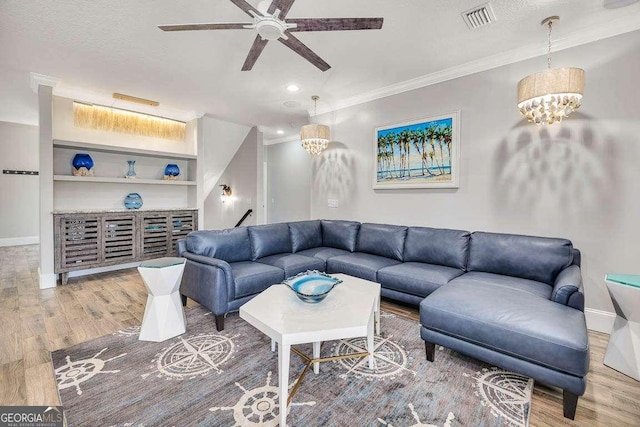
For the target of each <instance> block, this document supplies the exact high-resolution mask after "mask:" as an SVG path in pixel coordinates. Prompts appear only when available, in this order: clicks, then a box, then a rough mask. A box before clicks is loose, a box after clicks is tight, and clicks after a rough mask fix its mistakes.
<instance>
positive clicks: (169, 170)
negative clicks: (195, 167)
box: [164, 163, 180, 180]
mask: <svg viewBox="0 0 640 427" xmlns="http://www.w3.org/2000/svg"><path fill="white" fill-rule="evenodd" d="M178 175H180V168H179V167H178V165H176V164H173V163H169V164H168V165H167V167H166V168H164V179H170V180H173V179H176V178H177V177H178Z"/></svg>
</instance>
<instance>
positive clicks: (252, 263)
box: [178, 220, 589, 419]
mask: <svg viewBox="0 0 640 427" xmlns="http://www.w3.org/2000/svg"><path fill="white" fill-rule="evenodd" d="M178 249H179V252H180V255H181V256H183V257H185V258H186V259H187V262H186V266H185V271H184V275H183V280H182V285H181V294H182V296H183V303H186V298H187V297H188V298H192V299H194V300H195V301H197V302H199V303H200V304H202V305H204V306H205V307H207V308H208V309H209V310H211V311H212V312H213V314H214V316H215V319H216V327H217V328H218V330H222V329H223V328H224V315H225V314H226V313H228V312H230V311H234V310H237V309H238V308H239V307H240V306H241V305H242V304H244V303H245V302H246V301H249V300H250V299H251V298H252V297H254V296H255V295H257V294H259V293H260V292H262V291H263V290H264V289H266V288H267V287H269V286H271V285H273V284H276V283H280V282H281V281H282V280H283V279H284V278H285V277H290V276H293V275H295V274H298V273H300V272H303V271H306V270H314V269H315V270H320V271H326V272H328V273H345V274H349V275H352V276H356V277H360V278H363V279H366V280H370V281H373V282H378V283H380V284H381V286H382V290H381V293H382V296H384V297H387V298H391V299H394V300H398V301H402V302H405V303H409V304H413V305H416V306H419V307H420V322H421V332H420V333H421V337H422V339H423V340H425V348H426V356H427V360H429V361H434V357H435V353H436V352H435V350H436V345H442V346H445V347H447V348H451V349H453V350H455V351H458V352H461V353H464V354H467V355H470V356H472V357H475V358H477V359H480V360H483V361H486V362H488V363H492V364H495V365H497V366H500V367H503V368H505V369H510V370H513V371H515V372H520V373H522V374H524V375H527V376H530V377H532V378H534V379H536V380H538V381H540V382H543V383H546V384H549V385H552V386H557V387H560V388H562V389H563V392H564V415H565V417H568V418H571V419H573V417H574V415H575V410H576V405H577V400H578V397H579V396H580V395H582V394H583V393H584V390H585V385H586V380H585V377H586V374H587V372H588V368H589V347H588V339H587V330H586V323H585V319H584V314H583V310H584V296H583V293H582V279H581V274H580V252H579V251H578V250H576V249H574V248H573V246H572V244H571V242H570V241H569V240H565V239H551V238H544V237H533V236H520V235H511V234H498V233H485V232H474V233H470V232H467V231H462V230H447V229H436V228H428V227H406V226H398V225H386V224H368V223H363V224H360V223H358V222H355V221H339V220H314V221H300V222H292V223H288V224H285V223H281V224H269V225H260V226H252V227H240V228H236V229H230V230H220V231H196V232H192V233H190V234H189V235H188V236H187V238H186V240H183V241H180V242H178Z"/></svg>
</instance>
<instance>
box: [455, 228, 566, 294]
mask: <svg viewBox="0 0 640 427" xmlns="http://www.w3.org/2000/svg"><path fill="white" fill-rule="evenodd" d="M572 249H573V248H572V245H571V242H570V241H569V240H566V239H554V238H548V237H533V236H520V235H515V234H498V233H483V232H474V233H472V234H471V250H470V252H469V263H468V266H467V270H468V271H484V272H487V273H496V274H505V275H507V276H513V277H522V278H524V279H531V280H536V281H538V282H543V283H546V284H548V285H550V286H553V283H554V281H555V279H556V276H557V275H558V273H560V271H561V270H562V269H563V268H565V267H567V266H569V265H571V262H572V255H573V250H572Z"/></svg>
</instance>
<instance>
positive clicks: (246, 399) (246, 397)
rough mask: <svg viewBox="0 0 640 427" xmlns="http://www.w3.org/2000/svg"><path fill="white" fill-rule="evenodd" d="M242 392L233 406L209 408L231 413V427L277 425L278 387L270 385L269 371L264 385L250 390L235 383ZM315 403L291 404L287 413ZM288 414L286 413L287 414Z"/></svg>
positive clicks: (268, 426)
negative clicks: (294, 408) (233, 421)
mask: <svg viewBox="0 0 640 427" xmlns="http://www.w3.org/2000/svg"><path fill="white" fill-rule="evenodd" d="M235 384H236V386H237V387H238V388H239V389H240V390H242V392H243V395H242V396H241V397H240V399H239V400H238V402H237V403H236V404H235V405H234V406H221V407H214V408H209V410H210V411H211V412H215V411H233V419H234V420H235V424H233V427H251V426H262V427H274V426H277V425H278V422H279V419H278V415H279V413H280V412H279V411H280V404H279V399H278V387H275V386H272V385H271V371H269V373H268V374H267V381H266V383H265V385H263V386H260V387H256V388H254V389H251V390H247V389H245V388H244V387H243V386H242V385H240V383H237V382H236V383H235ZM315 404H316V402H301V403H296V402H291V404H290V405H289V407H288V408H287V410H288V411H291V408H293V407H294V406H314V405H315ZM287 413H288V412H287Z"/></svg>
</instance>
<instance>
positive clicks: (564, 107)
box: [518, 16, 584, 125]
mask: <svg viewBox="0 0 640 427" xmlns="http://www.w3.org/2000/svg"><path fill="white" fill-rule="evenodd" d="M559 19H560V18H559V17H558V16H551V17H549V18H547V19H545V20H544V21H542V25H543V26H544V25H547V26H548V27H549V41H548V48H547V70H545V71H542V72H540V73H535V74H531V75H528V76H527V77H525V78H524V79H522V80H520V82H518V108H519V109H520V113H522V115H523V116H525V117H526V118H527V120H528V121H530V122H534V123H535V124H537V125H540V124H542V123H548V124H552V123H555V122H560V121H562V119H563V118H565V117H567V116H568V115H569V114H571V113H572V112H573V111H574V110H577V109H578V108H580V100H581V99H582V92H583V90H584V70H583V69H581V68H551V27H552V25H553V23H554V22H555V21H557V20H559Z"/></svg>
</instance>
